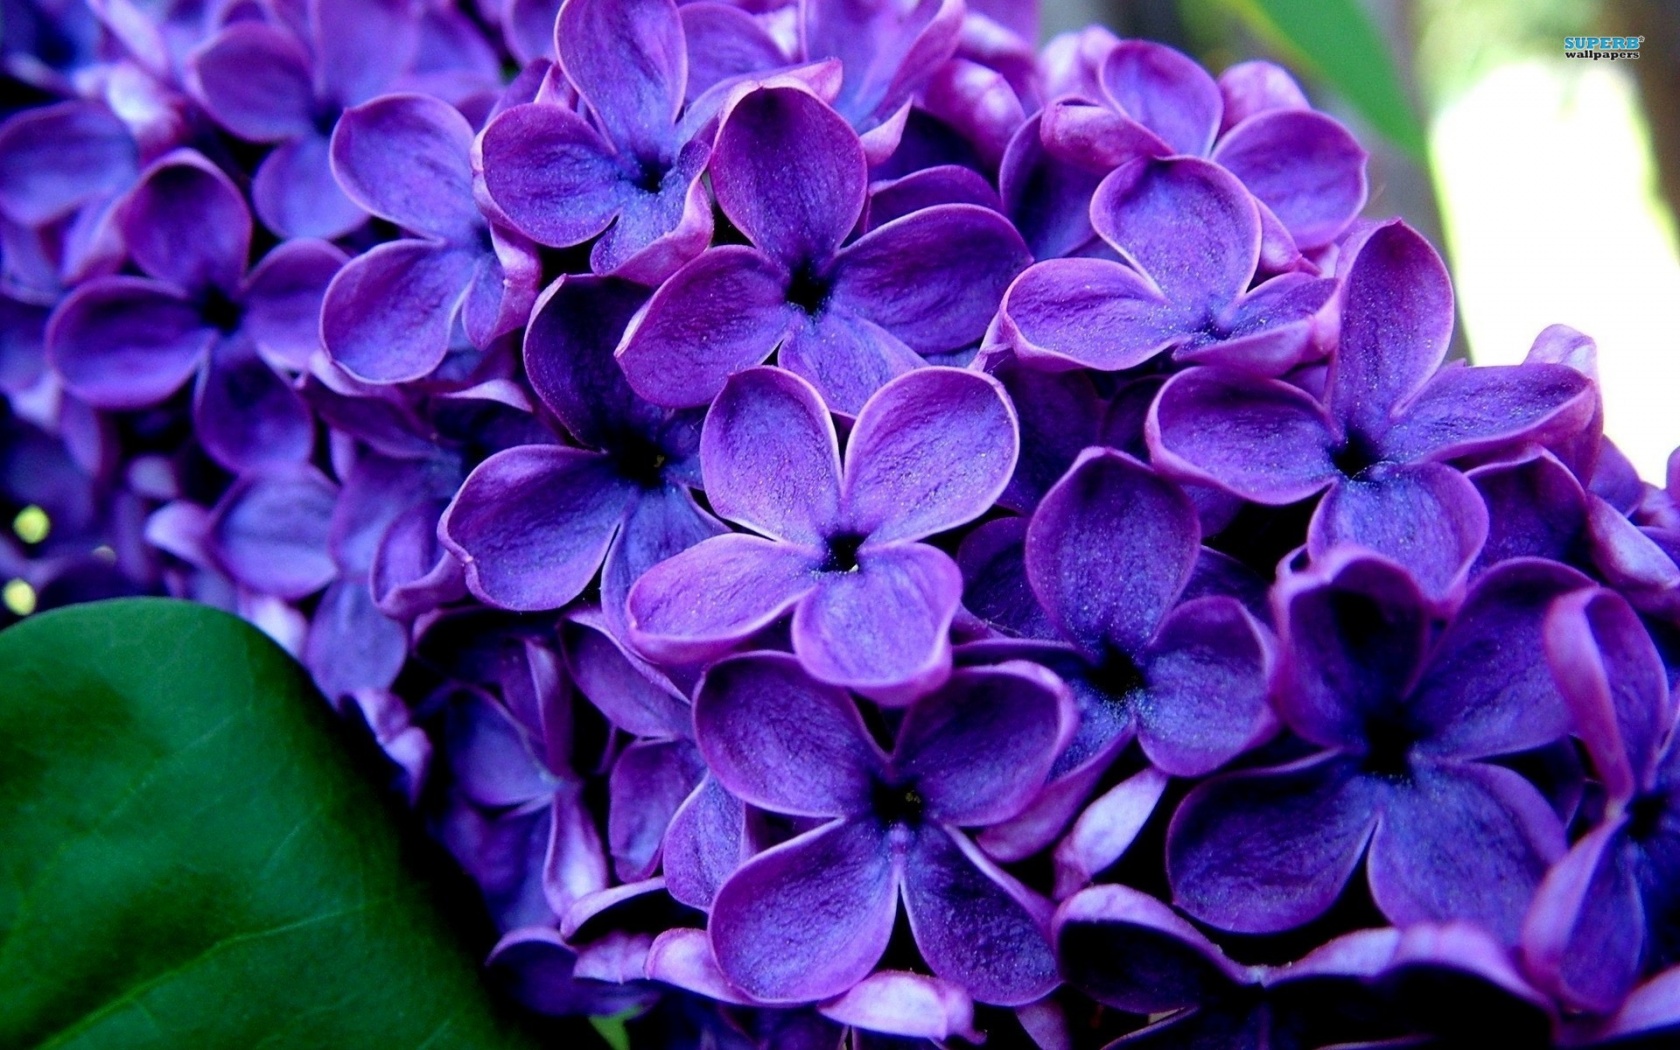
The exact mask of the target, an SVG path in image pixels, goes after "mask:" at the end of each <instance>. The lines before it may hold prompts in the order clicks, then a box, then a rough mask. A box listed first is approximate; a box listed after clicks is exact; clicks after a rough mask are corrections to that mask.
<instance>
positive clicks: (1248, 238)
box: [1091, 157, 1260, 325]
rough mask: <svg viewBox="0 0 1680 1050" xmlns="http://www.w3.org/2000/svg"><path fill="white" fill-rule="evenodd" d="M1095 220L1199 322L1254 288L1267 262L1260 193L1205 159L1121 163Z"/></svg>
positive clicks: (1102, 192) (1097, 201)
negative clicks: (1254, 193) (1254, 195)
mask: <svg viewBox="0 0 1680 1050" xmlns="http://www.w3.org/2000/svg"><path fill="white" fill-rule="evenodd" d="M1091 223H1092V225H1093V226H1095V227H1096V230H1097V232H1098V233H1099V234H1101V235H1102V238H1103V240H1105V241H1107V242H1108V243H1109V244H1111V245H1113V246H1114V247H1115V248H1116V249H1117V250H1119V251H1120V252H1121V253H1122V254H1124V255H1125V256H1126V257H1127V258H1129V259H1131V260H1132V261H1133V262H1135V263H1136V264H1137V266H1138V269H1140V270H1142V271H1143V273H1144V274H1145V275H1146V276H1148V277H1149V279H1150V280H1152V281H1154V282H1155V286H1156V287H1157V288H1159V289H1160V291H1161V294H1162V295H1163V296H1165V297H1166V299H1167V302H1168V303H1170V304H1171V305H1172V306H1173V307H1175V308H1176V309H1177V310H1179V311H1180V312H1181V316H1183V317H1184V318H1185V319H1186V321H1187V322H1189V323H1191V324H1193V325H1194V324H1197V323H1199V322H1202V321H1204V320H1207V319H1210V318H1209V316H1208V315H1209V314H1210V312H1211V311H1212V310H1214V309H1217V308H1219V307H1222V306H1224V305H1225V304H1227V303H1230V302H1232V301H1233V300H1235V299H1236V298H1237V296H1238V295H1240V294H1241V293H1242V292H1243V291H1244V290H1246V289H1247V288H1248V284H1249V281H1250V280H1251V279H1252V278H1253V277H1254V271H1255V268H1256V266H1258V265H1259V261H1260V212H1259V211H1258V210H1257V209H1256V208H1255V205H1254V200H1253V198H1251V197H1250V196H1249V195H1248V191H1247V190H1245V189H1243V187H1242V184H1241V183H1240V182H1238V181H1237V180H1236V179H1235V178H1234V177H1232V175H1231V174H1230V173H1229V172H1227V171H1225V170H1224V169H1222V168H1220V167H1219V166H1218V165H1217V164H1213V163H1211V162H1209V161H1205V160H1196V159H1194V158H1190V157H1178V158H1173V159H1169V160H1140V161H1134V162H1132V163H1130V164H1127V165H1126V166H1125V167H1122V168H1120V169H1118V170H1116V171H1115V172H1114V173H1113V174H1112V175H1110V176H1108V177H1107V178H1106V179H1104V180H1103V181H1102V185H1101V186H1098V187H1097V192H1096V195H1095V196H1094V197H1093V198H1092V199H1091Z"/></svg>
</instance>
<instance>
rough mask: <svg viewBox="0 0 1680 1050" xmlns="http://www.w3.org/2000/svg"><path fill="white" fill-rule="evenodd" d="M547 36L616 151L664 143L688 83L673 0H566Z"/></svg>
mask: <svg viewBox="0 0 1680 1050" xmlns="http://www.w3.org/2000/svg"><path fill="white" fill-rule="evenodd" d="M554 40H555V47H556V49H557V54H558V55H559V56H560V66H561V68H563V69H564V70H565V71H566V76H567V78H568V79H569V80H570V81H571V82H572V83H573V84H574V85H576V87H577V89H578V93H579V94H581V95H582V96H583V97H584V99H585V101H587V102H588V103H589V106H590V108H591V109H592V110H594V112H595V115H596V117H597V118H599V119H600V121H601V125H602V127H604V128H606V131H607V135H608V136H609V137H610V138H611V139H612V140H613V141H614V142H615V143H617V144H618V146H619V147H620V148H622V149H627V150H629V151H631V152H633V153H635V154H636V155H638V156H643V157H646V156H652V155H657V153H658V151H659V150H660V149H661V148H662V147H666V146H668V145H669V143H670V140H671V138H672V136H673V131H672V126H673V125H674V124H675V123H676V120H677V111H678V110H679V109H681V108H682V103H683V91H684V88H685V87H686V84H687V80H688V49H687V46H686V45H685V43H684V40H683V24H682V21H681V19H680V18H679V17H678V14H677V5H676V3H675V2H674V0H568V2H567V3H565V4H562V5H561V7H560V17H559V19H558V20H556V22H555V25H554ZM603 41H612V46H611V47H603V46H601V44H602V42H603Z"/></svg>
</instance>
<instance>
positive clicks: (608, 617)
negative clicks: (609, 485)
mask: <svg viewBox="0 0 1680 1050" xmlns="http://www.w3.org/2000/svg"><path fill="white" fill-rule="evenodd" d="M728 531H729V529H728V527H727V526H725V525H724V524H723V522H721V521H718V520H717V519H716V518H714V517H712V516H711V515H710V514H707V513H706V512H705V511H703V510H701V509H700V507H699V505H698V504H696V503H695V502H694V495H693V493H691V492H690V491H689V489H688V487H687V486H686V485H682V484H676V483H671V482H667V483H666V484H664V485H661V486H659V487H657V488H651V489H650V488H641V489H640V490H639V492H638V495H637V496H636V497H635V498H634V499H632V501H631V503H630V510H629V513H628V514H627V515H626V516H625V518H624V524H623V525H621V526H620V527H619V530H618V535H617V536H614V537H613V542H612V546H611V547H609V548H607V558H606V561H605V562H603V563H602V565H601V609H602V615H603V618H604V620H605V622H606V625H607V629H608V630H609V631H611V632H613V633H614V634H616V635H618V636H619V637H624V636H625V635H626V634H627V633H628V631H629V625H628V624H627V623H626V621H625V611H624V607H625V602H626V600H627V598H628V597H629V594H630V588H631V587H632V586H633V585H634V584H635V582H636V581H637V580H639V579H641V577H642V575H643V574H644V573H646V572H647V571H648V570H649V569H651V568H653V567H654V566H655V565H658V564H659V563H660V562H662V561H665V560H666V559H668V558H672V557H675V556H676V555H678V554H681V553H682V552H683V551H685V550H688V549H689V548H690V547H693V546H695V545H696V544H698V543H700V542H701V541H703V540H709V539H711V538H712V537H714V536H720V535H723V534H724V533H726V532H728Z"/></svg>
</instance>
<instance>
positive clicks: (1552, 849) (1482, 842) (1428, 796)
mask: <svg viewBox="0 0 1680 1050" xmlns="http://www.w3.org/2000/svg"><path fill="white" fill-rule="evenodd" d="M1384 795H1385V800H1384V804H1383V816H1382V820H1381V821H1380V822H1379V823H1378V825H1377V831H1376V834H1375V835H1373V836H1372V838H1371V857H1370V860H1369V862H1368V864H1367V871H1366V874H1367V877H1368V878H1369V879H1370V882H1371V897H1372V899H1373V900H1375V901H1376V905H1377V907H1378V908H1379V909H1381V910H1382V913H1383V914H1384V915H1386V916H1387V917H1388V918H1389V920H1390V921H1391V922H1393V923H1394V924H1395V925H1396V926H1401V927H1404V926H1408V925H1411V924H1412V923H1417V922H1430V921H1436V922H1441V921H1447V920H1452V919H1464V920H1468V921H1471V922H1476V923H1479V924H1481V925H1483V926H1485V927H1486V928H1487V929H1488V930H1489V931H1491V932H1492V933H1493V934H1494V936H1496V937H1497V938H1499V940H1500V941H1502V942H1503V943H1505V944H1507V945H1514V944H1516V942H1517V938H1518V936H1519V934H1520V933H1521V930H1522V921H1523V915H1524V913H1525V912H1526V911H1527V910H1528V904H1529V901H1530V900H1531V899H1532V898H1533V896H1534V891H1535V889H1536V888H1538V887H1539V885H1540V879H1541V877H1542V876H1544V875H1545V874H1546V869H1547V868H1548V867H1550V866H1551V863H1552V862H1553V861H1555V860H1557V859H1558V858H1559V857H1561V856H1562V855H1563V852H1564V838H1563V826H1562V825H1561V824H1560V823H1558V819H1557V814H1555V813H1553V812H1552V808H1551V807H1550V806H1548V805H1547V804H1546V800H1545V799H1544V798H1542V797H1541V795H1540V792H1538V791H1536V790H1535V789H1534V786H1533V785H1532V784H1530V783H1529V782H1528V781H1526V780H1524V779H1523V778H1522V777H1521V776H1519V775H1517V774H1516V773H1513V772H1511V771H1510V770H1509V769H1504V768H1501V767H1498V766H1489V765H1484V764H1482V763H1480V762H1467V763H1464V764H1461V765H1453V766H1450V767H1448V766H1440V767H1437V766H1434V765H1431V764H1426V763H1419V764H1415V765H1414V768H1413V771H1412V780H1411V782H1410V783H1407V784H1402V785H1398V786H1391V787H1390V789H1389V790H1387V791H1385V792H1384ZM1466 843H1475V848H1474V849H1466V848H1465V844H1466Z"/></svg>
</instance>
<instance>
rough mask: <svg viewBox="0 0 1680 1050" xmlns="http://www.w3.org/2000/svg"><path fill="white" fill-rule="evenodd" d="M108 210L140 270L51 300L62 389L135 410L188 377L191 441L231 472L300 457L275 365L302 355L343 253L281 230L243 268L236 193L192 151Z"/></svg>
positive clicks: (172, 157)
mask: <svg viewBox="0 0 1680 1050" xmlns="http://www.w3.org/2000/svg"><path fill="white" fill-rule="evenodd" d="M120 221H121V224H122V228H123V233H124V240H125V241H126V243H127V245H128V253H129V256H130V257H131V258H132V259H133V260H134V262H135V264H136V266H137V267H138V268H139V269H140V270H141V272H142V273H144V274H145V276H144V277H129V276H110V277H99V278H95V279H93V280H90V281H88V282H87V283H85V284H83V285H82V286H81V287H79V288H77V289H76V291H75V292H74V293H72V294H71V295H70V296H69V298H67V299H66V300H65V301H64V302H63V303H62V304H60V306H59V307H58V310H57V312H56V313H55V314H54V315H53V319H52V322H51V324H50V325H49V327H48V329H47V353H48V355H49V358H50V359H51V361H52V364H53V366H54V369H55V370H56V372H57V373H58V375H59V376H60V377H62V379H63V381H64V384H65V386H66V387H67V388H68V389H69V390H70V391H71V392H72V393H73V394H75V395H76V396H77V397H79V398H81V399H83V400H85V401H87V402H88V403H89V404H91V405H93V406H95V407H97V408H106V409H133V408H141V407H145V406H149V405H154V404H157V403H159V402H161V401H163V400H164V399H165V398H167V397H168V396H169V395H170V394H172V393H174V392H175V391H176V390H177V389H179V388H180V387H181V386H182V385H183V384H184V383H185V382H186V381H187V380H188V379H189V378H192V377H194V376H195V375H196V377H197V381H196V385H195V387H194V391H193V418H194V421H195V424H196V430H197V434H198V438H199V440H200V441H201V442H202V443H203V445H204V448H205V450H206V451H207V452H209V453H210V454H211V455H212V456H213V457H215V458H216V459H217V460H218V461H219V462H221V463H222V464H224V465H225V466H227V467H228V468H229V469H232V470H242V469H246V468H256V467H264V466H272V465H276V464H282V463H295V462H301V461H302V460H304V459H306V458H307V457H308V456H309V453H310V450H311V449H312V448H313V446H314V441H315V434H314V425H313V421H312V420H311V419H310V416H309V412H308V409H307V408H306V407H305V406H304V403H303V401H302V399H301V398H300V397H299V396H298V395H297V393H296V392H295V391H294V390H293V389H292V387H291V385H290V383H289V382H288V381H287V380H286V379H285V378H284V377H283V376H281V375H280V374H277V373H276V371H275V367H276V366H279V367H282V368H287V369H301V368H303V367H305V366H307V364H308V360H309V357H310V355H311V354H312V353H313V352H314V349H315V346H316V341H317V336H316V327H317V324H318V321H317V318H318V316H319V312H320V303H321V297H322V295H323V293H324V291H325V289H326V286H327V282H328V281H329V280H331V278H332V275H333V274H334V273H335V272H336V271H337V270H338V268H339V267H340V266H341V265H342V264H343V262H344V255H343V253H342V252H340V251H339V250H338V249H337V248H334V247H333V246H332V245H330V244H326V243H324V242H321V241H307V240H305V241H290V242H287V243H285V244H282V245H280V246H279V247H277V248H275V249H274V250H273V251H271V252H269V254H268V255H267V256H265V257H264V258H263V260H262V261H261V262H259V263H258V264H257V265H256V266H255V267H253V268H251V270H250V271H249V273H247V271H246V259H247V256H248V255H249V252H250V246H251V217H250V214H249V213H248V212H247V211H246V210H245V202H244V200H243V199H242V198H241V197H240V195H239V191H238V189H237V188H235V186H234V185H233V182H232V180H230V179H229V178H228V177H227V176H226V175H224V174H223V173H222V172H221V171H220V170H219V169H217V168H215V167H214V166H212V165H211V164H210V162H209V161H207V160H205V159H204V158H203V157H202V156H200V155H199V154H197V153H193V152H191V151H179V152H175V153H171V154H169V155H167V156H165V157H163V158H161V159H160V160H159V161H158V162H157V163H155V164H153V165H152V167H151V168H149V169H148V170H147V172H146V174H145V176H144V177H143V178H142V179H141V182H140V184H139V185H138V186H136V187H135V189H134V191H133V192H132V193H131V194H129V196H128V197H127V198H126V200H125V201H124V203H123V205H122V212H121V220H120Z"/></svg>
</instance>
